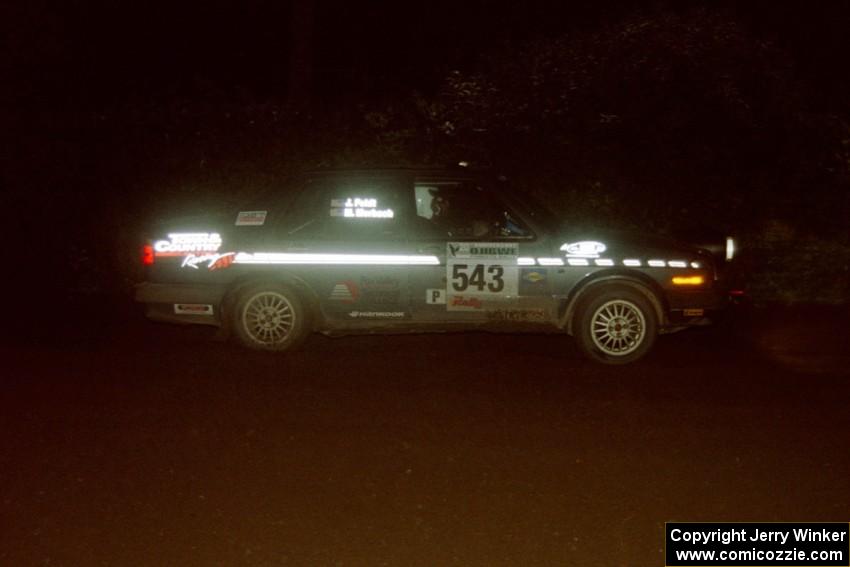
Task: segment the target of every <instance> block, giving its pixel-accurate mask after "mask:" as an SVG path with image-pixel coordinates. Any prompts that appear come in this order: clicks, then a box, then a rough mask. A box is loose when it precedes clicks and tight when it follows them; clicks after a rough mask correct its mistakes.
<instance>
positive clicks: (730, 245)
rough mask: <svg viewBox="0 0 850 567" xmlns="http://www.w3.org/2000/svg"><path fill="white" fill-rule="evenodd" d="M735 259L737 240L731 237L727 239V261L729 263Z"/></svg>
mask: <svg viewBox="0 0 850 567" xmlns="http://www.w3.org/2000/svg"><path fill="white" fill-rule="evenodd" d="M734 257H735V239H734V238H732V237H731V236H727V237H726V261H727V262H729V261H730V260H732V258H734Z"/></svg>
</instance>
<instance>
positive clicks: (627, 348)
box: [573, 285, 658, 364]
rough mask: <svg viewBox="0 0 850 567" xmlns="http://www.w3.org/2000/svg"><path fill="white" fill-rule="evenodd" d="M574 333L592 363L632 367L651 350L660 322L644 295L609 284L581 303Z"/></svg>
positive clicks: (626, 287) (574, 322)
mask: <svg viewBox="0 0 850 567" xmlns="http://www.w3.org/2000/svg"><path fill="white" fill-rule="evenodd" d="M573 334H574V335H575V338H576V341H578V345H579V348H581V350H582V352H583V353H584V354H585V355H587V356H588V357H589V358H591V359H592V360H595V361H597V362H601V363H603V364H629V363H632V362H635V361H637V360H639V359H640V358H642V357H643V356H644V355H646V353H648V352H649V351H650V349H652V345H654V344H655V339H656V338H657V336H658V321H657V317H656V315H655V310H654V309H653V307H652V305H651V304H650V302H649V300H647V298H646V296H645V295H644V294H643V293H641V292H640V291H638V290H636V289H634V288H631V287H628V286H623V285H608V286H605V287H602V288H600V289H598V290H596V291H593V292H592V294H591V295H590V296H588V297H587V298H585V299H584V300H583V301H582V302H581V304H580V306H579V309H578V310H577V311H576V318H575V319H574V321H573Z"/></svg>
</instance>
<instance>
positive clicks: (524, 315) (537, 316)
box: [487, 309, 546, 323]
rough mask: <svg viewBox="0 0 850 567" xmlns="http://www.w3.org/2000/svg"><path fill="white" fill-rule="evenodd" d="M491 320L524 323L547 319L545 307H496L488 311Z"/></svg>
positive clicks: (540, 321) (539, 321)
mask: <svg viewBox="0 0 850 567" xmlns="http://www.w3.org/2000/svg"><path fill="white" fill-rule="evenodd" d="M487 318H488V319H490V320H491V321H514V322H522V323H542V322H544V321H546V311H545V310H543V309H496V310H493V311H488V312H487Z"/></svg>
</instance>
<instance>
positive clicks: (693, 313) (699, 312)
mask: <svg viewBox="0 0 850 567" xmlns="http://www.w3.org/2000/svg"><path fill="white" fill-rule="evenodd" d="M683 314H684V315H685V317H702V316H703V315H704V314H705V309H685V310H684V311H683Z"/></svg>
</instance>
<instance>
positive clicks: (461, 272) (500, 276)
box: [452, 264, 505, 293]
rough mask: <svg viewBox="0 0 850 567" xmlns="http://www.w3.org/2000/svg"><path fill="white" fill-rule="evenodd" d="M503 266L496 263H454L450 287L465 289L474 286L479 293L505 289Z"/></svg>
mask: <svg viewBox="0 0 850 567" xmlns="http://www.w3.org/2000/svg"><path fill="white" fill-rule="evenodd" d="M504 275H505V268H504V267H503V266H500V265H498V264H490V265H485V264H454V265H453V266H452V289H453V290H455V291H467V290H469V288H475V289H476V290H477V291H478V292H479V293H482V292H489V293H500V292H501V291H502V290H504V289H505V279H504Z"/></svg>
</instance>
